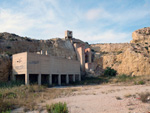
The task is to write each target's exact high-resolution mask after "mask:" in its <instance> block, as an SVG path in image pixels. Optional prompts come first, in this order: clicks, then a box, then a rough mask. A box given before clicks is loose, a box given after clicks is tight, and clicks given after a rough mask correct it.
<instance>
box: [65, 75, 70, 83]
mask: <svg viewBox="0 0 150 113" xmlns="http://www.w3.org/2000/svg"><path fill="white" fill-rule="evenodd" d="M66 84H69V75H68V74H67V75H66Z"/></svg>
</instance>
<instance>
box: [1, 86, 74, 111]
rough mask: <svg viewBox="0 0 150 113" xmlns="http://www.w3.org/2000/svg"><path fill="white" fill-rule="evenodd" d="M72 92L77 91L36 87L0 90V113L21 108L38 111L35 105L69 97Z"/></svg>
mask: <svg viewBox="0 0 150 113" xmlns="http://www.w3.org/2000/svg"><path fill="white" fill-rule="evenodd" d="M74 91H77V90H75V89H56V88H46V87H44V86H38V85H31V86H24V85H23V86H18V87H13V88H0V112H2V111H7V110H8V109H14V108H18V107H22V106H23V107H24V108H25V109H26V110H36V109H38V105H37V103H41V102H44V101H45V100H49V99H54V98H58V97H64V96H69V95H70V94H71V93H72V92H74Z"/></svg>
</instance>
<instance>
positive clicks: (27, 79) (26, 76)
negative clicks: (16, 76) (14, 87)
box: [25, 73, 30, 85]
mask: <svg viewBox="0 0 150 113" xmlns="http://www.w3.org/2000/svg"><path fill="white" fill-rule="evenodd" d="M29 83H30V82H29V74H28V73H26V74H25V84H26V85H29Z"/></svg>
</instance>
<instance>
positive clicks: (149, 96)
mask: <svg viewBox="0 0 150 113" xmlns="http://www.w3.org/2000/svg"><path fill="white" fill-rule="evenodd" d="M139 96H140V100H141V101H142V102H144V103H147V102H150V92H145V93H140V94H139Z"/></svg>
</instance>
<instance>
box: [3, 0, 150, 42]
mask: <svg viewBox="0 0 150 113" xmlns="http://www.w3.org/2000/svg"><path fill="white" fill-rule="evenodd" d="M149 26H150V0H0V32H10V33H15V34H18V35H20V36H27V37H31V38H34V39H50V38H56V37H60V38H64V31H65V30H72V31H73V36H74V37H75V38H78V39H81V40H83V41H86V42H89V43H120V42H130V40H132V32H133V31H135V30H137V29H140V28H143V27H149Z"/></svg>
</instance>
